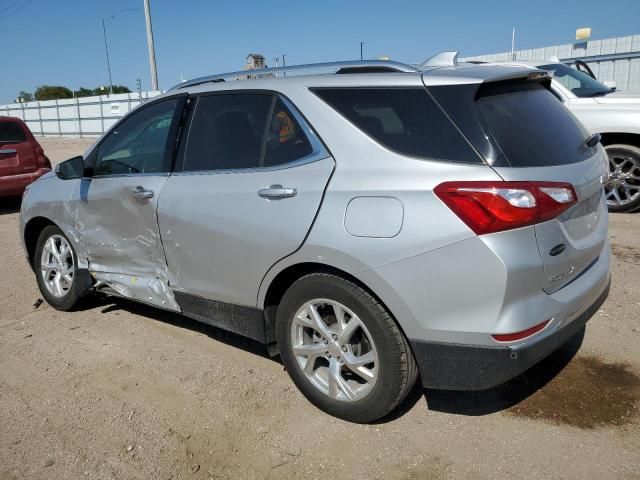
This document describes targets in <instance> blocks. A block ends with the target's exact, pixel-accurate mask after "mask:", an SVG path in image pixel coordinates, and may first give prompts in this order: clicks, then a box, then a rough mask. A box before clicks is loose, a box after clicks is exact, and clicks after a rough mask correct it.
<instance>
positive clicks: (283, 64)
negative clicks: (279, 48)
mask: <svg viewBox="0 0 640 480" xmlns="http://www.w3.org/2000/svg"><path fill="white" fill-rule="evenodd" d="M285 58H287V56H286V55H284V54H283V55H282V68H285V67H286V66H287V62H286V61H285ZM282 75H283V76H285V77H286V76H287V71H286V70H285V71H284V72H282Z"/></svg>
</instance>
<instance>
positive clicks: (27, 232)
mask: <svg viewBox="0 0 640 480" xmlns="http://www.w3.org/2000/svg"><path fill="white" fill-rule="evenodd" d="M49 225H54V226H56V227H58V228H60V227H59V225H56V224H55V223H54V222H52V221H51V220H50V219H48V218H46V217H33V218H31V219H30V220H29V221H28V222H27V223H26V225H25V227H24V238H23V241H24V247H25V250H26V252H27V257H28V259H29V265H30V266H31V268H32V269H33V259H34V255H35V252H36V245H37V243H38V238H39V237H40V233H41V232H42V230H44V229H45V228H46V227H48V226H49Z"/></svg>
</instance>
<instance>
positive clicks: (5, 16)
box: [0, 0, 33, 18]
mask: <svg viewBox="0 0 640 480" xmlns="http://www.w3.org/2000/svg"><path fill="white" fill-rule="evenodd" d="M18 1H19V0H18ZM31 2H33V0H27V1H26V2H24V3H22V4H20V5H18V6H17V7H16V8H14V9H13V10H11V11H10V12H9V13H6V14H4V15H0V18H9V17H10V16H11V15H14V14H16V13H18V12H19V11H20V10H22V9H23V8H24V7H26V6H27V5H29V4H30V3H31ZM3 12H6V9H5V10H3Z"/></svg>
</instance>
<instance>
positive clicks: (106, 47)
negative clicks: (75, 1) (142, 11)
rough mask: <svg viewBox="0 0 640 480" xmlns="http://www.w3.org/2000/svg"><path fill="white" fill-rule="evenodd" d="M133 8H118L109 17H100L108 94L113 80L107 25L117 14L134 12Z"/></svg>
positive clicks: (111, 89)
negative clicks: (105, 57) (105, 56)
mask: <svg viewBox="0 0 640 480" xmlns="http://www.w3.org/2000/svg"><path fill="white" fill-rule="evenodd" d="M135 11H136V10H135V8H124V9H122V10H118V11H117V12H116V13H114V14H113V15H111V16H110V17H107V18H103V19H102V35H103V36H104V51H105V53H106V54H107V70H108V71H109V95H111V94H113V81H112V80H111V61H110V59H109V44H108V43H107V27H108V26H109V25H111V24H112V23H113V22H114V21H115V19H116V17H117V16H119V15H122V14H123V13H125V12H135Z"/></svg>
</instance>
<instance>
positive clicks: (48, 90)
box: [35, 85, 73, 100]
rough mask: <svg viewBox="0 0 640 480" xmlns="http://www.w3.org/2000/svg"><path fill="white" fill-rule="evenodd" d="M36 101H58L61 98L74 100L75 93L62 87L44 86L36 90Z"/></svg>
mask: <svg viewBox="0 0 640 480" xmlns="http://www.w3.org/2000/svg"><path fill="white" fill-rule="evenodd" d="M35 96H36V100H58V99H61V98H72V97H73V92H72V91H71V90H69V89H68V88H67V87H63V86H61V85H42V86H40V87H38V88H36V92H35Z"/></svg>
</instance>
